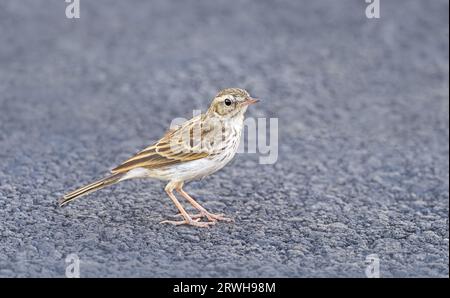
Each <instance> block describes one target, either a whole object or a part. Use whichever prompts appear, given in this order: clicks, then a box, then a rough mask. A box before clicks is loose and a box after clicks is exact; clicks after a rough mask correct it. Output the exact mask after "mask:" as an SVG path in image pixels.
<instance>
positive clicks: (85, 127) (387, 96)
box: [0, 0, 449, 277]
mask: <svg viewBox="0 0 450 298" xmlns="http://www.w3.org/2000/svg"><path fill="white" fill-rule="evenodd" d="M80 4H81V18H80V19H71V20H70V19H67V18H66V17H65V5H66V4H65V3H64V1H56V0H54V1H48V0H39V1H37V0H20V1H17V0H8V1H1V2H0V111H1V113H0V160H1V164H0V219H1V222H0V277H47V276H51V277H64V275H65V266H66V263H65V258H66V256H67V255H69V254H71V253H75V254H77V255H78V256H79V258H80V260H81V265H80V275H81V276H82V277H96V276H108V277H119V276H125V277H325V276H327V277H365V269H366V264H365V259H366V257H367V256H368V255H370V254H377V255H378V257H379V260H380V275H381V277H448V275H449V270H448V264H449V241H448V239H449V229H448V228H449V223H448V212H449V180H448V179H449V65H448V63H449V56H448V50H449V29H448V21H449V18H448V8H449V7H448V6H449V3H448V1H445V0H443V1H411V0H403V1H381V18H380V19H368V18H366V16H365V8H366V4H365V2H364V1H357V0H354V1H351V0H346V1H333V0H327V1H324V0H318V1H294V0H293V1H243V0H242V1H193V0H188V1H166V0H160V1H110V0H101V1H100V0H97V1H83V0H81V1H80ZM225 87H242V88H246V89H248V90H249V91H250V92H251V93H252V94H253V95H254V96H256V97H259V98H261V99H262V102H260V103H259V104H258V105H255V106H253V107H251V108H250V109H249V111H248V113H247V116H248V117H254V118H256V117H266V118H278V119H279V125H278V126H279V134H278V145H279V146H278V151H279V152H278V153H279V154H278V160H277V162H276V163H275V164H260V163H259V156H260V154H245V153H244V154H238V155H237V156H236V158H235V159H234V160H233V162H232V163H230V164H229V165H228V166H227V167H225V168H224V169H223V170H222V171H220V172H218V173H216V174H214V175H212V176H210V177H208V178H206V179H204V180H202V181H197V182H192V183H190V184H189V185H187V187H186V190H188V191H189V192H190V193H192V195H193V196H194V197H196V198H197V199H198V201H199V202H201V203H203V204H204V206H205V207H207V208H208V209H210V210H211V211H213V212H224V213H226V214H227V215H228V216H231V217H233V218H235V223H232V224H228V223H220V224H218V225H216V226H214V227H212V228H210V229H201V228H194V227H187V226H181V227H173V226H169V225H161V224H159V221H161V220H164V219H167V218H170V217H171V215H173V214H175V213H176V209H175V207H174V206H173V204H172V203H171V201H170V200H169V199H168V198H167V196H166V195H165V193H164V190H163V188H164V183H163V182H161V181H156V180H134V181H127V182H123V183H120V184H118V185H115V186H112V187H110V188H107V189H104V190H101V191H99V192H97V193H94V194H91V195H89V196H88V197H84V198H82V199H80V200H77V201H75V202H74V203H72V204H70V205H68V206H67V207H65V208H59V207H58V206H57V199H58V198H59V197H60V196H61V195H63V194H64V193H65V192H67V191H69V190H73V189H74V188H76V187H79V186H82V185H84V184H86V183H88V182H91V181H92V180H94V179H97V178H101V177H103V176H104V175H105V174H107V173H108V170H109V169H111V168H113V167H114V166H116V165H117V164H118V163H120V162H121V161H123V160H124V159H126V158H128V157H129V156H130V155H132V154H134V153H135V152H137V151H138V150H140V149H142V148H144V147H145V146H147V145H149V144H150V143H152V142H153V141H155V140H156V139H158V138H159V137H160V136H162V134H163V133H164V132H165V130H166V129H167V128H168V126H169V124H170V123H171V121H172V120H173V119H174V118H177V117H184V118H189V117H191V116H192V111H193V110H194V109H201V110H203V111H204V110H205V109H206V108H207V106H208V104H209V102H210V100H211V99H212V97H213V96H214V94H215V93H216V92H217V91H218V90H220V89H222V88H225ZM189 210H190V211H192V209H189Z"/></svg>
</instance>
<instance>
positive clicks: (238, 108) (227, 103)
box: [208, 88, 259, 118]
mask: <svg viewBox="0 0 450 298" xmlns="http://www.w3.org/2000/svg"><path fill="white" fill-rule="evenodd" d="M258 101H259V100H258V99H254V98H252V97H251V96H250V94H248V92H247V91H245V90H244V89H239V88H227V89H223V90H222V91H220V92H219V93H218V94H217V95H216V96H215V97H214V99H213V101H212V102H211V106H210V107H209V110H208V113H213V114H214V115H216V116H218V117H224V118H233V117H235V116H238V115H243V114H244V113H245V111H246V110H247V107H248V106H249V105H251V104H254V103H256V102H258Z"/></svg>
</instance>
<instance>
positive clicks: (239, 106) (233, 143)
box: [59, 88, 259, 227]
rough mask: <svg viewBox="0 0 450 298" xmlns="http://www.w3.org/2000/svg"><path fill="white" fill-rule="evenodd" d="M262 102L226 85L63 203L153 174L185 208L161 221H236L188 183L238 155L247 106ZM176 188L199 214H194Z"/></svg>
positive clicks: (179, 206)
mask: <svg viewBox="0 0 450 298" xmlns="http://www.w3.org/2000/svg"><path fill="white" fill-rule="evenodd" d="M258 101H259V99H255V98H253V97H251V96H250V94H249V93H248V92H247V91H246V90H244V89H240V88H226V89H223V90H221V91H220V92H219V93H218V94H217V95H216V96H215V97H214V98H213V100H212V102H211V104H210V106H209V108H208V110H207V111H206V112H205V113H202V114H200V115H197V116H195V117H193V118H191V119H190V120H187V121H185V122H183V123H182V124H180V125H178V126H176V127H174V128H172V129H170V130H168V131H167V132H166V133H165V134H164V136H163V137H162V138H161V139H159V140H158V141H157V142H155V143H153V144H152V145H150V146H148V147H146V148H144V149H143V150H141V151H139V152H138V153H136V154H135V155H134V156H132V157H131V158H129V159H127V160H125V161H124V162H123V163H121V164H120V165H119V166H117V167H115V168H114V169H112V170H111V174H110V175H109V176H107V177H105V178H103V179H100V180H98V181H95V182H93V183H91V184H88V185H86V186H84V187H81V188H78V189H77V190H75V191H72V192H70V193H68V194H66V195H64V196H63V197H62V198H61V199H59V205H60V206H61V207H62V206H64V205H66V204H67V203H69V202H71V201H73V200H75V199H76V198H79V197H81V196H84V195H87V194H89V193H92V192H94V191H97V190H99V189H102V188H104V187H107V186H110V185H113V184H116V183H118V182H121V181H125V180H128V179H135V178H153V179H159V180H163V181H167V184H166V186H165V188H164V190H165V192H166V193H167V195H168V196H169V198H170V199H171V200H172V202H173V203H174V204H175V206H176V208H177V209H178V211H179V213H178V214H177V215H176V217H178V218H181V220H164V221H161V223H167V224H172V225H176V226H178V225H190V226H196V227H210V226H211V225H214V224H215V223H217V222H218V221H225V222H232V221H233V219H231V218H228V217H225V215H224V214H214V213H211V212H209V211H207V210H206V209H205V208H204V207H203V206H201V205H200V204H199V203H198V202H197V201H196V200H194V199H193V198H192V197H191V196H190V195H189V194H188V193H187V192H186V191H184V189H183V186H184V184H185V183H188V182H190V181H193V180H198V179H202V178H204V177H206V176H208V175H210V174H213V173H215V172H217V171H218V170H220V169H222V168H223V167H224V166H225V165H226V164H228V163H229V162H230V161H231V160H232V159H233V157H234V156H235V154H236V151H237V149H238V147H239V143H240V139H241V134H242V130H243V127H244V116H245V113H246V111H247V108H248V106H249V105H252V104H254V103H256V102H258ZM174 191H176V192H177V193H178V194H180V195H181V196H182V197H183V198H184V199H186V200H187V202H188V203H190V204H191V205H192V206H193V207H194V208H195V209H197V211H198V213H197V214H193V215H191V214H189V213H188V212H187V211H186V210H185V209H184V207H183V205H182V204H181V203H180V201H179V200H178V199H177V197H176V196H175V194H174Z"/></svg>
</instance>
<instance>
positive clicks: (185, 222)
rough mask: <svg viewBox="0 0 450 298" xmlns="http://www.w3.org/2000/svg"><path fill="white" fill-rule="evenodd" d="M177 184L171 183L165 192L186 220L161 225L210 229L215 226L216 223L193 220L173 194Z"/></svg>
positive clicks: (165, 221)
mask: <svg viewBox="0 0 450 298" xmlns="http://www.w3.org/2000/svg"><path fill="white" fill-rule="evenodd" d="M175 186H176V184H174V183H172V182H169V184H167V186H166V188H165V191H166V193H167V195H168V196H169V198H170V199H171V200H172V201H173V203H174V204H175V206H176V207H177V208H178V210H179V211H180V214H181V216H182V217H183V218H184V220H181V221H173V220H164V221H162V222H160V223H168V224H172V225H192V226H196V227H209V226H210V225H212V224H214V223H215V222H214V221H210V222H199V219H192V217H191V216H190V215H189V214H188V213H187V212H186V210H184V208H183V206H182V205H181V204H180V202H179V201H178V200H177V198H176V197H175V195H174V194H173V189H174V188H175Z"/></svg>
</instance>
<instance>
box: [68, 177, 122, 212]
mask: <svg viewBox="0 0 450 298" xmlns="http://www.w3.org/2000/svg"><path fill="white" fill-rule="evenodd" d="M123 175H124V174H123V173H117V174H113V175H111V176H108V177H106V178H103V179H101V180H98V181H95V182H93V183H91V184H88V185H86V186H83V187H81V188H79V189H77V190H74V191H72V192H70V193H68V194H66V195H65V196H63V197H62V198H61V199H60V200H59V206H60V207H62V206H64V205H65V204H67V203H69V202H71V201H73V200H75V199H76V198H79V197H81V196H84V195H87V194H89V193H91V192H94V191H96V190H99V189H102V188H103V187H106V186H109V185H112V184H114V183H117V182H119V180H120V178H122V176H123Z"/></svg>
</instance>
